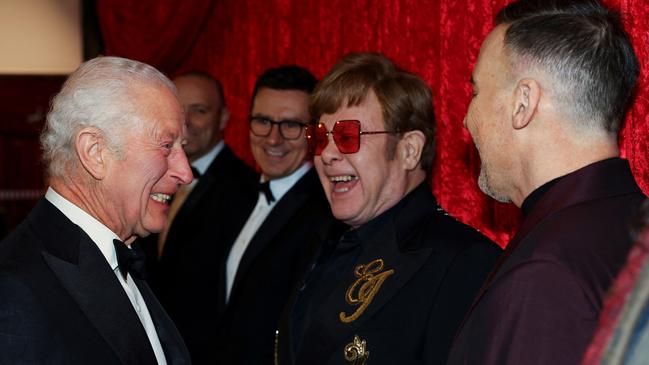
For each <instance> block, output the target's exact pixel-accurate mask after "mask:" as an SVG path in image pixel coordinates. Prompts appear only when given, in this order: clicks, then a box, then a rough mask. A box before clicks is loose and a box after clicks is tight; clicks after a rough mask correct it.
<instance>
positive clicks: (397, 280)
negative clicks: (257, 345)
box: [277, 184, 501, 365]
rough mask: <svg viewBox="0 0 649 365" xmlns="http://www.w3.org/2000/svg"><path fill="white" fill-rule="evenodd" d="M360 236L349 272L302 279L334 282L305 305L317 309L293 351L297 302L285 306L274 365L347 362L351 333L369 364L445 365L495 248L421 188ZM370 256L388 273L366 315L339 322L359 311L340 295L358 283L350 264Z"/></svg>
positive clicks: (345, 269) (496, 251) (427, 189)
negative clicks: (342, 315) (324, 294)
mask: <svg viewBox="0 0 649 365" xmlns="http://www.w3.org/2000/svg"><path fill="white" fill-rule="evenodd" d="M358 234H359V240H360V245H361V251H360V254H359V255H358V257H357V258H356V259H355V260H354V261H355V262H354V263H353V264H352V265H349V267H339V266H340V265H336V264H335V263H334V265H335V267H339V270H336V272H337V273H339V274H338V278H336V277H326V278H324V279H323V280H324V281H326V283H324V282H320V283H318V282H314V281H312V280H308V279H307V280H308V281H306V283H307V284H306V285H314V286H315V290H316V291H317V290H319V289H318V286H330V284H331V283H333V291H332V292H331V294H330V295H328V296H327V297H326V299H325V300H324V301H323V302H320V303H314V304H313V305H312V306H311V307H312V308H314V309H315V311H314V312H313V313H312V315H311V318H312V320H311V322H310V323H309V324H307V326H306V328H305V330H304V336H303V338H302V339H301V346H300V348H299V349H297V353H293V351H292V348H293V344H292V341H294V338H293V336H294V335H293V333H292V328H293V323H292V322H291V320H292V318H293V313H294V312H295V311H296V308H294V307H293V306H294V304H295V303H296V302H295V301H292V302H291V303H289V305H288V307H287V308H288V311H289V312H290V315H287V316H284V317H283V318H284V320H283V322H282V328H281V330H280V333H279V336H278V346H277V349H278V353H277V356H278V360H279V363H280V364H309V365H317V364H330V365H333V364H341V365H342V364H349V363H350V362H348V361H346V360H345V358H344V356H343V355H344V349H345V346H346V345H347V344H349V343H352V341H353V340H354V336H358V337H359V339H360V340H361V341H363V340H364V341H366V350H367V351H369V352H370V357H369V358H368V362H367V363H368V364H373V365H380V364H386V365H388V364H389V365H394V364H400V365H403V364H442V363H444V361H445V359H446V355H447V353H448V350H449V348H450V345H451V342H452V340H453V335H454V333H455V330H456V328H457V326H458V325H459V323H460V321H461V320H462V318H463V316H464V314H465V312H466V310H467V309H468V307H469V305H470V304H471V302H472V299H473V297H474V295H475V293H476V292H477V290H478V288H479V287H480V285H481V284H482V282H483V280H484V278H485V277H486V275H487V273H488V272H489V270H490V269H491V266H492V264H493V263H494V262H495V260H496V258H497V257H498V255H499V254H500V251H501V250H500V248H499V247H498V246H496V245H495V244H493V243H492V242H490V241H489V240H488V239H487V238H486V237H484V236H482V235H481V234H479V233H478V232H477V231H475V230H474V229H473V228H471V227H468V226H466V225H464V224H462V223H460V222H458V221H457V220H455V219H453V218H451V217H450V216H448V215H447V214H445V213H444V212H443V211H442V209H441V208H439V206H437V203H436V201H435V199H434V197H433V196H432V194H431V192H430V187H429V186H428V185H427V184H421V185H420V186H419V187H418V188H416V189H415V190H413V191H412V192H411V193H410V194H408V195H407V196H406V197H404V198H403V199H402V200H401V201H400V202H399V203H398V204H397V205H395V206H394V207H392V208H390V209H389V210H388V211H386V212H384V213H383V214H382V215H381V216H379V217H377V218H375V219H374V220H372V221H370V222H368V223H366V224H365V225H364V226H362V227H360V228H359V229H358ZM375 259H382V260H383V261H384V265H385V266H384V269H383V270H384V271H387V270H394V273H393V274H391V275H390V276H388V277H387V278H386V279H385V281H384V282H383V285H382V286H381V287H380V288H379V289H378V291H377V292H376V293H375V295H374V297H373V299H372V300H371V302H370V304H369V305H368V306H367V308H366V309H365V310H364V312H363V313H362V314H361V315H360V316H359V317H358V318H357V319H355V320H354V321H351V322H349V323H344V322H343V321H341V320H340V318H339V316H340V313H342V312H344V313H345V314H346V315H350V314H351V313H354V312H355V311H356V310H357V309H358V306H353V305H350V304H349V303H348V302H346V291H347V290H348V289H349V288H350V287H351V285H352V283H354V281H355V280H357V277H356V276H355V275H354V270H355V267H356V265H359V264H368V263H369V262H371V261H373V260H375ZM321 260H322V258H321ZM325 260H326V259H325ZM321 264H323V261H320V263H319V264H318V265H321ZM375 275H378V273H376V274H375ZM361 284H362V283H361ZM357 288H358V287H357ZM352 292H353V293H354V292H356V291H352ZM298 295H299V294H298ZM352 297H355V295H352Z"/></svg>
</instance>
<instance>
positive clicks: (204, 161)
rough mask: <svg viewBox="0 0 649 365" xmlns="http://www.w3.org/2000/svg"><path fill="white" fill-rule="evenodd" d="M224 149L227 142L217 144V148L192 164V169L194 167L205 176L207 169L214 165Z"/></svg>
mask: <svg viewBox="0 0 649 365" xmlns="http://www.w3.org/2000/svg"><path fill="white" fill-rule="evenodd" d="M223 147H225V142H223V141H220V142H219V143H217V144H216V146H214V148H212V149H211V150H210V152H208V153H206V154H204V155H203V156H201V157H200V158H198V159H197V160H196V161H194V162H192V167H194V168H195V169H196V170H198V172H200V173H201V175H203V174H204V173H205V171H207V168H208V167H210V164H211V163H212V161H214V159H215V158H216V156H218V155H219V153H221V150H223Z"/></svg>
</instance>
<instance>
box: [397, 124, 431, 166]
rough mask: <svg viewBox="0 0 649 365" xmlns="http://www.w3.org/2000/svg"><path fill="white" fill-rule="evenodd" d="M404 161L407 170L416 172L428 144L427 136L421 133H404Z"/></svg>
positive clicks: (402, 147) (402, 142) (402, 143)
mask: <svg viewBox="0 0 649 365" xmlns="http://www.w3.org/2000/svg"><path fill="white" fill-rule="evenodd" d="M400 143H401V145H402V146H401V152H402V160H403V162H404V167H405V169H406V170H414V169H416V168H417V167H418V166H419V162H420V160H421V153H422V151H423V149H424V145H425V144H426V136H424V133H423V132H421V131H418V130H416V131H410V132H406V133H404V135H403V137H402V138H401V141H400Z"/></svg>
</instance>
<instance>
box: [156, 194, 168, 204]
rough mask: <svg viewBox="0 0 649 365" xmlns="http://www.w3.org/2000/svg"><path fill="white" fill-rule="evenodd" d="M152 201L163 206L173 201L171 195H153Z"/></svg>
mask: <svg viewBox="0 0 649 365" xmlns="http://www.w3.org/2000/svg"><path fill="white" fill-rule="evenodd" d="M151 199H153V200H155V201H157V202H159V203H162V204H169V202H170V201H171V195H169V194H162V193H153V194H151Z"/></svg>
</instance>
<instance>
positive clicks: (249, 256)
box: [232, 169, 319, 293]
mask: <svg viewBox="0 0 649 365" xmlns="http://www.w3.org/2000/svg"><path fill="white" fill-rule="evenodd" d="M314 184H319V182H318V181H317V176H316V175H315V171H314V170H313V169H311V171H309V172H307V173H306V175H304V176H303V177H302V178H301V179H300V180H299V181H298V182H297V183H296V184H295V185H294V186H293V188H291V189H290V190H289V191H288V192H286V194H284V196H283V197H282V198H281V199H280V200H279V201H278V202H277V205H276V206H275V207H273V210H272V211H271V212H270V214H269V215H268V217H266V220H264V223H262V225H261V226H260V227H259V229H258V230H257V232H256V233H255V235H254V236H253V237H252V240H251V241H250V243H249V244H248V247H247V248H246V251H245V253H244V255H243V257H242V258H241V262H240V263H239V267H238V269H237V275H236V277H235V281H234V283H233V285H232V293H234V292H235V291H236V289H237V284H238V282H239V281H240V278H241V277H243V276H244V275H245V273H246V272H247V270H248V269H249V268H250V265H251V264H252V263H253V262H254V260H255V258H256V257H257V256H258V255H259V254H260V253H261V252H262V251H263V250H264V249H265V248H266V246H267V245H268V243H269V242H270V241H272V240H273V239H274V238H275V237H276V236H277V234H278V233H279V232H280V231H281V230H282V229H286V227H287V225H288V222H290V220H291V219H292V217H293V216H294V215H295V213H296V212H297V211H298V210H299V209H300V207H302V206H303V205H304V204H305V202H306V201H307V200H308V199H309V196H310V195H311V194H313V192H314Z"/></svg>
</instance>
